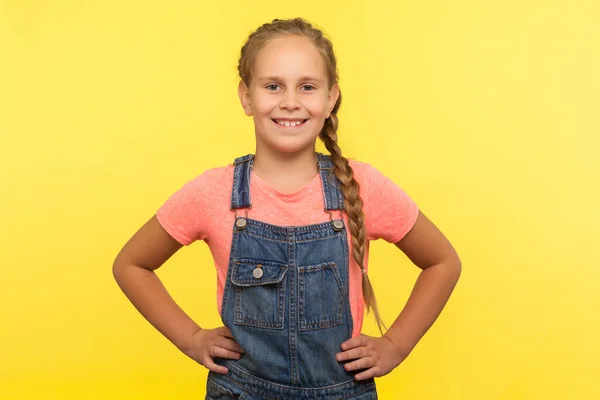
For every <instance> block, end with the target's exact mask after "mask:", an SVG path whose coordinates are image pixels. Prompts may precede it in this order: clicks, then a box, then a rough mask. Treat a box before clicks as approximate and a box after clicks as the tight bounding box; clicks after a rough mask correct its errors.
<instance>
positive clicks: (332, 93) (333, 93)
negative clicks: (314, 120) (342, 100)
mask: <svg viewBox="0 0 600 400" xmlns="http://www.w3.org/2000/svg"><path fill="white" fill-rule="evenodd" d="M339 97H340V87H339V86H338V84H337V83H336V84H334V85H333V86H332V87H331V89H329V93H328V94H327V107H328V109H327V118H329V116H330V115H331V111H333V108H334V107H335V103H337V101H338V98H339Z"/></svg>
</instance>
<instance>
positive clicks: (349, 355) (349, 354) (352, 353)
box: [335, 347, 370, 361]
mask: <svg viewBox="0 0 600 400" xmlns="http://www.w3.org/2000/svg"><path fill="white" fill-rule="evenodd" d="M368 356H370V354H369V349H368V348H366V347H355V348H353V349H350V350H346V351H343V352H341V353H337V354H336V355H335V358H336V360H338V361H345V360H356V359H358V358H363V357H368Z"/></svg>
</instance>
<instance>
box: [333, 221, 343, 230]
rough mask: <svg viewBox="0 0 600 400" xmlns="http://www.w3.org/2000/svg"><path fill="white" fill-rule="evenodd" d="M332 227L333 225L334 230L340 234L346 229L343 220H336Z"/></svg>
mask: <svg viewBox="0 0 600 400" xmlns="http://www.w3.org/2000/svg"><path fill="white" fill-rule="evenodd" d="M332 225H333V230H334V231H336V232H339V231H341V230H342V229H344V221H342V220H341V219H336V220H335V221H333V222H332Z"/></svg>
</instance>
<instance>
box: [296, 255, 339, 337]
mask: <svg viewBox="0 0 600 400" xmlns="http://www.w3.org/2000/svg"><path fill="white" fill-rule="evenodd" d="M298 291H299V292H298V297H299V298H298V302H299V307H298V308H299V315H298V318H299V325H300V327H299V329H300V330H301V331H310V330H316V329H324V328H331V327H334V326H337V325H340V324H341V323H342V320H343V318H342V317H343V306H344V296H345V293H346V291H345V289H344V285H343V284H342V279H341V277H340V273H339V271H338V268H337V265H336V263H334V262H329V263H322V264H317V265H309V266H305V267H298Z"/></svg>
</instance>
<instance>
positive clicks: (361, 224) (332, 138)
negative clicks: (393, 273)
mask: <svg viewBox="0 0 600 400" xmlns="http://www.w3.org/2000/svg"><path fill="white" fill-rule="evenodd" d="M341 99H342V95H341V93H340V97H339V98H338V101H337V102H336V104H335V107H334V108H333V111H332V112H331V116H330V117H329V118H327V119H326V120H325V124H324V126H323V129H322V131H321V134H320V135H319V137H320V138H321V140H322V141H323V143H324V144H325V147H326V148H327V150H329V152H330V153H331V161H332V162H333V173H334V174H335V176H336V177H337V178H338V180H339V181H340V183H341V187H340V189H341V191H342V194H343V195H344V202H345V208H346V214H348V228H349V229H350V234H351V236H352V257H353V258H354V260H355V261H356V262H357V264H358V266H359V267H360V269H361V271H362V292H363V298H364V300H365V305H366V307H367V312H369V310H371V309H372V310H373V313H374V314H375V320H376V321H377V327H378V328H379V331H380V332H381V334H382V335H383V329H386V330H387V327H386V326H385V323H384V322H383V320H382V318H381V316H380V315H379V308H378V307H377V300H376V299H375V292H374V291H373V285H371V281H370V280H369V276H368V275H367V271H366V270H365V268H364V258H365V253H366V250H367V227H366V225H365V215H364V213H363V202H362V198H361V197H360V193H359V191H360V186H359V184H358V182H357V181H356V180H355V179H354V171H353V170H352V167H351V166H350V164H349V163H348V159H346V158H345V157H344V156H342V149H340V146H338V143H337V128H338V123H339V121H338V118H337V115H336V113H337V111H338V109H339V107H340V104H341ZM382 326H383V329H382Z"/></svg>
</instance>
